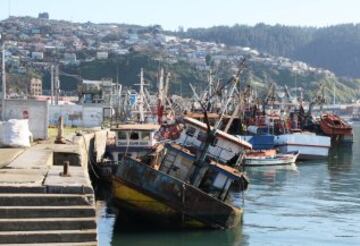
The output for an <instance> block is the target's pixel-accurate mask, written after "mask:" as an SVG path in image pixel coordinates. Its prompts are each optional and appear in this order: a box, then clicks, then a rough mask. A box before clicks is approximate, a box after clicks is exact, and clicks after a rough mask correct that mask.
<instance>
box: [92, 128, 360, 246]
mask: <svg viewBox="0 0 360 246" xmlns="http://www.w3.org/2000/svg"><path fill="white" fill-rule="evenodd" d="M359 130H360V128H355V135H356V138H355V140H356V142H355V143H354V144H353V145H352V147H351V145H350V146H349V145H348V146H339V147H337V148H333V149H332V150H331V153H330V157H329V159H328V160H323V161H312V162H300V163H298V164H297V166H295V165H294V166H283V167H253V168H247V169H246V172H247V175H248V177H249V178H250V182H251V183H250V186H249V190H248V191H247V192H246V193H245V201H244V202H245V203H244V205H245V213H244V224H243V225H242V226H239V227H237V228H234V229H232V230H225V231H218V230H200V231H189V230H182V231H179V230H170V229H158V228H157V227H155V226H154V225H152V224H142V226H139V224H137V225H132V226H131V225H130V224H129V220H128V221H127V220H125V219H124V217H122V216H120V215H118V216H115V214H114V211H113V210H111V209H109V206H106V205H105V204H104V203H98V204H99V207H98V208H99V220H98V225H99V232H100V233H99V243H100V245H110V244H111V245H360V151H359V150H360V141H359V140H360V139H359V137H358V136H359V135H360V134H359ZM107 191H108V190H107ZM232 196H233V199H234V200H235V203H236V204H237V205H239V206H241V205H242V203H243V198H242V194H239V193H233V194H232ZM105 198H106V196H105ZM116 218H117V219H116ZM130 221H131V219H130Z"/></svg>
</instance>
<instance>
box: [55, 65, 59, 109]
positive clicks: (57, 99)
mask: <svg viewBox="0 0 360 246" xmlns="http://www.w3.org/2000/svg"><path fill="white" fill-rule="evenodd" d="M54 82H55V104H56V105H59V96H60V95H59V94H60V79H59V65H56V67H55V81H54Z"/></svg>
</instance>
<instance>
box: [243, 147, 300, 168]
mask: <svg viewBox="0 0 360 246" xmlns="http://www.w3.org/2000/svg"><path fill="white" fill-rule="evenodd" d="M268 152H269V151H267V152H264V151H256V152H250V153H247V154H246V155H245V157H244V165H245V166H276V165H291V164H294V163H295V162H296V159H297V157H298V155H299V152H294V153H288V154H276V151H275V150H274V152H275V153H272V152H271V153H268Z"/></svg>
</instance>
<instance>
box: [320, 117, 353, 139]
mask: <svg viewBox="0 0 360 246" xmlns="http://www.w3.org/2000/svg"><path fill="white" fill-rule="evenodd" d="M320 127H321V130H322V131H323V132H324V134H325V135H327V136H329V137H331V138H332V139H334V138H335V139H339V138H343V137H349V136H352V135H353V134H352V126H351V125H350V124H348V123H347V122H346V121H344V120H342V119H341V118H340V117H339V116H337V115H335V114H324V115H322V116H321V118H320Z"/></svg>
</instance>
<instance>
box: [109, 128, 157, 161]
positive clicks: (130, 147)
mask: <svg viewBox="0 0 360 246" xmlns="http://www.w3.org/2000/svg"><path fill="white" fill-rule="evenodd" d="M159 128H160V126H159V125H157V124H124V125H117V126H116V127H114V128H111V131H112V132H114V133H115V137H114V138H115V141H114V144H113V145H112V146H108V149H109V151H110V152H111V154H112V157H113V160H114V161H119V160H121V159H122V157H123V156H124V155H126V156H128V157H133V158H136V157H138V156H141V155H143V154H146V153H147V152H149V151H150V150H151V149H152V148H153V147H154V145H155V144H157V141H156V139H155V134H156V132H157V131H158V130H159Z"/></svg>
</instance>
